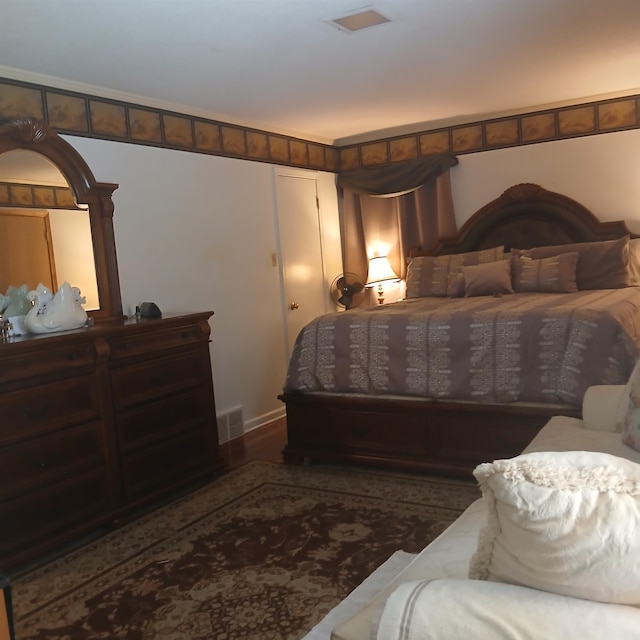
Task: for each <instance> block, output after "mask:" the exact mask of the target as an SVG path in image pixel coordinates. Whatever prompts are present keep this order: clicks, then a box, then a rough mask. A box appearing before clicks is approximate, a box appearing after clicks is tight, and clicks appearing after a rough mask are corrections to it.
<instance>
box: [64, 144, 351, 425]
mask: <svg viewBox="0 0 640 640" xmlns="http://www.w3.org/2000/svg"><path fill="white" fill-rule="evenodd" d="M65 138H66V139H67V140H68V141H69V142H70V143H71V144H72V145H73V146H74V147H75V148H76V149H77V150H78V152H79V153H80V154H81V155H82V156H83V158H84V159H85V160H86V162H87V164H88V165H89V167H91V170H92V172H93V173H94V175H95V177H96V179H97V180H98V181H104V182H115V183H118V184H119V185H120V186H119V188H118V189H117V190H116V191H115V192H114V195H113V200H114V204H115V212H114V229H115V236H116V250H117V256H118V267H119V272H120V283H121V289H122V301H123V307H124V312H125V313H127V314H131V313H133V312H134V311H135V306H136V305H138V304H140V303H141V302H146V301H152V302H155V303H156V304H157V305H158V306H159V307H160V309H161V310H162V311H163V313H172V312H190V311H203V310H213V311H214V312H215V315H214V316H213V318H212V319H211V327H212V334H211V337H212V340H213V342H212V345H211V355H212V368H213V377H214V386H215V396H216V409H217V412H218V413H219V414H220V413H223V412H225V411H228V410H230V409H234V408H236V407H239V406H240V407H242V410H243V417H244V420H245V429H251V428H253V427H255V426H258V425H260V424H263V423H265V422H267V421H269V420H270V419H273V418H275V417H278V416H280V415H283V414H284V405H282V403H281V402H280V401H279V400H278V399H277V395H278V394H279V393H280V392H281V390H282V385H283V382H284V378H285V373H286V364H287V363H286V360H285V356H284V353H285V347H284V334H283V330H282V323H283V317H282V308H281V301H280V280H279V272H278V268H277V267H273V266H272V262H271V254H272V252H275V251H277V242H276V225H275V215H276V212H275V210H274V207H275V204H274V203H275V196H274V192H273V167H272V166H271V165H269V164H266V163H259V162H249V161H245V160H235V159H228V158H221V157H216V156H208V155H202V154H195V153H188V152H182V151H172V150H166V149H154V148H151V147H145V146H137V145H130V144H121V143H116V142H109V141H102V140H92V139H87V138H75V137H65ZM318 182H319V190H321V194H320V195H321V213H322V216H323V233H324V236H325V238H326V240H327V242H328V243H329V245H330V246H329V247H328V253H329V254H330V257H329V258H328V260H329V261H330V262H331V264H332V265H333V263H334V262H335V260H336V258H335V249H336V247H337V252H338V254H337V255H338V256H339V255H340V245H339V242H336V245H335V247H332V246H331V243H332V239H333V238H335V237H336V236H337V237H338V238H339V231H338V232H337V231H336V229H337V228H338V221H337V200H336V191H335V187H334V186H333V184H334V176H333V175H331V174H319V175H318ZM334 268H335V267H333V266H331V267H330V270H333V269H334Z"/></svg>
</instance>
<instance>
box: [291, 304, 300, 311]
mask: <svg viewBox="0 0 640 640" xmlns="http://www.w3.org/2000/svg"><path fill="white" fill-rule="evenodd" d="M299 307H300V305H299V304H298V303H297V302H292V303H291V304H290V305H289V309H291V311H295V310H296V309H298V308H299Z"/></svg>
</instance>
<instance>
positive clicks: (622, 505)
mask: <svg viewBox="0 0 640 640" xmlns="http://www.w3.org/2000/svg"><path fill="white" fill-rule="evenodd" d="M474 475H475V476H476V478H477V479H478V481H479V483H480V488H481V489H482V493H483V497H484V500H485V503H486V505H487V510H488V523H487V525H486V526H485V528H484V529H483V530H482V532H481V533H480V537H479V543H478V549H477V551H476V553H475V554H474V556H473V558H472V560H471V566H470V572H469V577H470V578H475V579H481V580H487V579H488V580H492V581H497V582H508V583H511V584H519V585H522V586H527V587H532V588H534V589H540V590H542V591H549V592H552V593H558V594H561V595H566V596H571V597H574V598H585V599H587V600H595V601H600V602H611V603H618V604H628V605H636V606H637V605H640V535H638V532H639V531H640V465H639V464H636V463H634V462H631V461H630V460H626V459H624V458H618V457H616V456H612V455H609V454H607V453H599V452H587V451H560V452H558V451H554V452H536V453H528V454H523V455H521V456H518V457H516V458H513V459H510V460H496V461H495V462H492V463H485V464H481V465H479V466H478V467H476V469H475V471H474Z"/></svg>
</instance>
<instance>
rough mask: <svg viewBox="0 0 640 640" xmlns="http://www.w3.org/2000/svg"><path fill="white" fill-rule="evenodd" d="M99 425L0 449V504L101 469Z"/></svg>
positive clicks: (66, 431) (87, 426) (102, 454)
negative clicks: (89, 471)
mask: <svg viewBox="0 0 640 640" xmlns="http://www.w3.org/2000/svg"><path fill="white" fill-rule="evenodd" d="M103 448H104V444H103V441H102V433H101V429H100V423H98V422H94V423H92V424H84V425H81V426H79V427H73V428H71V429H63V430H61V431H57V432H55V433H53V434H51V435H45V436H41V437H39V438H32V439H30V440H26V441H25V442H21V443H18V444H15V445H11V446H7V447H3V448H2V449H0V500H7V499H8V498H11V497H13V496H17V495H21V494H24V493H26V492H28V491H33V490H38V489H41V488H43V487H47V486H49V485H52V484H54V483H56V482H59V481H60V480H63V479H65V478H70V477H74V476H77V475H79V474H80V473H82V472H83V471H86V470H89V469H95V468H97V467H101V466H104V465H105V456H104V453H103Z"/></svg>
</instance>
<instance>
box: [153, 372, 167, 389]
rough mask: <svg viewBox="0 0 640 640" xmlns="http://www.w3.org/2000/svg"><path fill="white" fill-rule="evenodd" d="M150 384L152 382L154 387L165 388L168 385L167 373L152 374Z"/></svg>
mask: <svg viewBox="0 0 640 640" xmlns="http://www.w3.org/2000/svg"><path fill="white" fill-rule="evenodd" d="M149 382H151V384H152V385H153V386H154V387H163V386H164V385H165V384H167V375H166V374H165V373H152V374H151V375H150V376H149Z"/></svg>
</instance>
